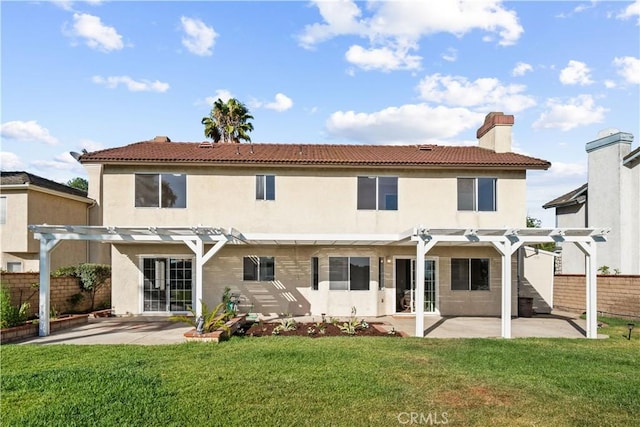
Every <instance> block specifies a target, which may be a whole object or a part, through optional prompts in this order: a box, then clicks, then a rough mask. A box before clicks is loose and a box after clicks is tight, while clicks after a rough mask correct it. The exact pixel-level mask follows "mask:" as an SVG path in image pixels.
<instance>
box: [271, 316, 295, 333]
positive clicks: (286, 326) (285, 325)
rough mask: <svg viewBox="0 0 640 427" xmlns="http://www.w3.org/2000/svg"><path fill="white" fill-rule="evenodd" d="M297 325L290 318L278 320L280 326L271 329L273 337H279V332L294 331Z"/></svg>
mask: <svg viewBox="0 0 640 427" xmlns="http://www.w3.org/2000/svg"><path fill="white" fill-rule="evenodd" d="M297 327H298V324H297V323H296V321H295V320H294V319H293V318H292V317H288V318H286V319H280V324H279V325H278V326H276V327H275V328H273V332H272V334H273V335H280V332H287V331H294V330H295V329H296V328H297Z"/></svg>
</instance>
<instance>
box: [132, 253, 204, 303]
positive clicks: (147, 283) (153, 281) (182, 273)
mask: <svg viewBox="0 0 640 427" xmlns="http://www.w3.org/2000/svg"><path fill="white" fill-rule="evenodd" d="M142 274H143V278H144V279H143V310H144V311H147V312H158V311H162V312H174V311H187V310H189V309H190V308H191V307H192V306H193V280H192V278H193V266H192V261H191V259H189V258H144V259H143V261H142Z"/></svg>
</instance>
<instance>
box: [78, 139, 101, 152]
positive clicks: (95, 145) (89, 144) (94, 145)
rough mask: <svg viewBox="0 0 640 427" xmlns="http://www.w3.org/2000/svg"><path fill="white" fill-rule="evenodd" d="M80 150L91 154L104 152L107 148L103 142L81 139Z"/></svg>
mask: <svg viewBox="0 0 640 427" xmlns="http://www.w3.org/2000/svg"><path fill="white" fill-rule="evenodd" d="M80 148H81V149H85V150H87V151H89V152H91V151H98V150H103V149H104V148H105V147H104V144H103V143H101V142H97V141H94V140H92V139H81V140H80Z"/></svg>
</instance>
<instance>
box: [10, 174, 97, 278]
mask: <svg viewBox="0 0 640 427" xmlns="http://www.w3.org/2000/svg"><path fill="white" fill-rule="evenodd" d="M92 204H93V200H91V199H90V198H88V197H87V192H86V191H82V190H78V189H76V188H71V187H69V186H67V185H64V184H60V183H57V182H54V181H51V180H50V179H46V178H42V177H40V176H37V175H34V174H32V173H28V172H24V171H2V172H1V176H0V236H2V237H1V244H2V245H1V246H2V249H1V252H0V267H1V268H2V269H4V270H6V271H8V272H15V273H18V272H26V271H39V260H40V258H39V249H40V245H39V243H38V241H37V240H35V239H34V238H33V233H32V232H30V231H29V229H28V228H27V225H28V224H42V223H49V224H75V225H88V224H89V222H88V221H89V208H90V207H91V206H92ZM87 251H88V244H87V242H72V241H68V242H64V244H63V245H62V249H60V250H58V251H56V252H55V253H54V254H52V258H51V268H52V269H56V268H58V267H63V266H69V265H76V264H79V263H82V262H87V259H88V253H87Z"/></svg>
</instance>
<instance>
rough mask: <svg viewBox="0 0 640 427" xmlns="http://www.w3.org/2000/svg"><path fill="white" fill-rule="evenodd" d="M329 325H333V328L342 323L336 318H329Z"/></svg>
mask: <svg viewBox="0 0 640 427" xmlns="http://www.w3.org/2000/svg"><path fill="white" fill-rule="evenodd" d="M329 323H331V324H332V325H333V326H338V324H339V323H340V319H338V318H335V317H329Z"/></svg>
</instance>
